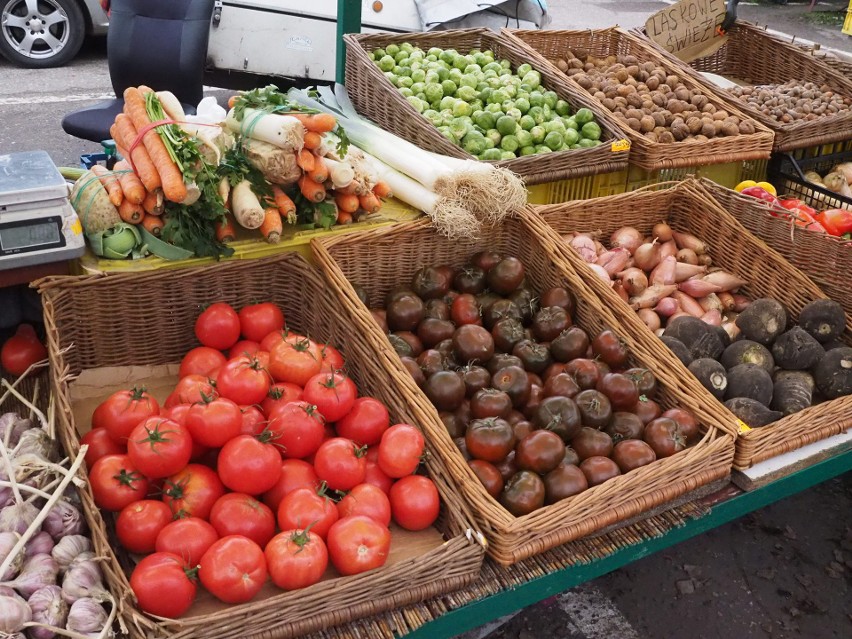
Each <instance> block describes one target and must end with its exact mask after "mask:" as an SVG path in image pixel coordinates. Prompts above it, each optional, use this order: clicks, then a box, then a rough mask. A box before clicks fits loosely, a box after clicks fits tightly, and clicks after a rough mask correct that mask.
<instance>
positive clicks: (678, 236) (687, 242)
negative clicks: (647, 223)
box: [672, 231, 707, 255]
mask: <svg viewBox="0 0 852 639" xmlns="http://www.w3.org/2000/svg"><path fill="white" fill-rule="evenodd" d="M672 237H674V241H675V242H677V246H678V248H681V249H685V248H688V249H692V250H693V251H695V254H696V255H701V254H703V253H706V252H707V245H706V244H705V243H704V242H702V241H701V240H699V239H698V238H697V237H695V236H694V235H690V234H689V233H678V232H677V231H672Z"/></svg>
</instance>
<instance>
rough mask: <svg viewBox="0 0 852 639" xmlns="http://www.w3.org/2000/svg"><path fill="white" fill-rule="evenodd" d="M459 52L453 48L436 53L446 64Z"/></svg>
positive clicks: (450, 62)
mask: <svg viewBox="0 0 852 639" xmlns="http://www.w3.org/2000/svg"><path fill="white" fill-rule="evenodd" d="M458 54H459V52H458V51H456V50H455V49H445V50H444V51H441V53H439V54H438V58H439V59H441V60H443V61H444V62H446V63H447V64H452V63H453V60H455V59H456V56H457V55H458Z"/></svg>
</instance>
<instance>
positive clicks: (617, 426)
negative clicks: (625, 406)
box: [604, 411, 645, 443]
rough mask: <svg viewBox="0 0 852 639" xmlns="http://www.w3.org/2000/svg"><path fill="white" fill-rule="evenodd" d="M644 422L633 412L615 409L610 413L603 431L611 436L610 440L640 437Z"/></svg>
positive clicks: (617, 440) (618, 440)
mask: <svg viewBox="0 0 852 639" xmlns="http://www.w3.org/2000/svg"><path fill="white" fill-rule="evenodd" d="M644 430H645V424H644V423H643V422H642V420H641V419H639V417H638V415H636V414H635V413H628V412H626V411H616V412H614V413H613V414H612V419H611V420H610V421H609V425H608V426H607V427H606V428H605V429H604V432H605V433H606V434H607V435H609V436H610V437H612V441H614V442H615V443H618V442H620V441H622V440H625V439H642V431H644Z"/></svg>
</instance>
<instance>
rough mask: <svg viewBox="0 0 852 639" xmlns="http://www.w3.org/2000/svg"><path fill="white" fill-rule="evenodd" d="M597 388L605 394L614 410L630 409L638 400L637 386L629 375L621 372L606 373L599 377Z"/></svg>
mask: <svg viewBox="0 0 852 639" xmlns="http://www.w3.org/2000/svg"><path fill="white" fill-rule="evenodd" d="M597 389H598V390H599V391H600V392H602V393H603V394H604V395H606V396H607V398H608V399H609V401H610V403H611V404H612V407H613V409H614V410H630V409H631V408H633V406H634V405H635V404H636V402H638V401H639V387H638V386H636V383H635V382H634V381H633V379H632V378H631V377H628V376H627V375H622V374H621V373H607V374H606V375H604V376H603V377H601V379H600V381H599V382H598V384H597Z"/></svg>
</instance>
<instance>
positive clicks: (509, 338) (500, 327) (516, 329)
mask: <svg viewBox="0 0 852 639" xmlns="http://www.w3.org/2000/svg"><path fill="white" fill-rule="evenodd" d="M491 337H493V338H494V348H495V349H496V350H498V351H502V352H504V353H511V352H512V349H513V348H514V347H515V344H517V343H518V342H520V341H521V340H522V339H524V325H523V324H521V323H520V322H519V321H518V320H516V319H511V318H507V319H502V320H500V321H499V322H497V323H496V324H494V327H493V328H492V329H491Z"/></svg>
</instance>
